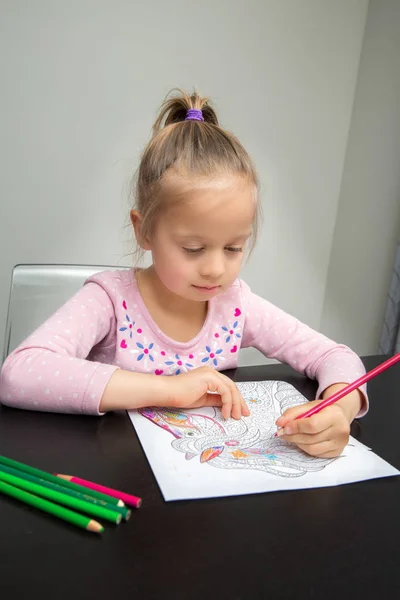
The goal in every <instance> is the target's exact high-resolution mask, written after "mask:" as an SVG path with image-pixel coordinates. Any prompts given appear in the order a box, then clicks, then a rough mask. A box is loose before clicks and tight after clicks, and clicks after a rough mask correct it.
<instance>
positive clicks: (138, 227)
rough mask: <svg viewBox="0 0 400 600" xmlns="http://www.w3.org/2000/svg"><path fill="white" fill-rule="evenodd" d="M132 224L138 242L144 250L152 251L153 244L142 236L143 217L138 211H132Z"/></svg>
mask: <svg viewBox="0 0 400 600" xmlns="http://www.w3.org/2000/svg"><path fill="white" fill-rule="evenodd" d="M130 218H131V223H132V225H133V229H134V231H135V237H136V241H137V243H138V244H139V246H140V247H141V248H143V250H151V244H150V240H149V239H143V235H142V223H143V217H142V215H141V214H140V212H139V211H137V210H133V209H132V210H131V212H130Z"/></svg>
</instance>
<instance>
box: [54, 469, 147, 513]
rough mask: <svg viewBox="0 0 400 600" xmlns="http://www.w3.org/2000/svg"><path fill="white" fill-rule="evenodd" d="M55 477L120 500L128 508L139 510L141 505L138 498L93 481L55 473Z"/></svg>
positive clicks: (140, 500)
mask: <svg viewBox="0 0 400 600" xmlns="http://www.w3.org/2000/svg"><path fill="white" fill-rule="evenodd" d="M57 477H59V478H60V479H64V480H65V481H72V482H73V483H77V484H78V485H81V486H83V487H85V488H88V489H90V490H97V491H98V492H103V493H104V494H107V495H108V496H114V497H115V498H120V499H121V500H123V502H124V503H125V504H129V506H134V507H135V508H139V506H141V504H142V499H141V498H138V496H132V495H131V494H126V493H125V492H119V491H118V490H113V489H112V488H109V487H106V486H104V485H100V484H98V483H93V481H88V480H87V479H81V478H80V477H75V475H61V474H60V473H57Z"/></svg>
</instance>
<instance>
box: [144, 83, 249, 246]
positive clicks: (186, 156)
mask: <svg viewBox="0 0 400 600" xmlns="http://www.w3.org/2000/svg"><path fill="white" fill-rule="evenodd" d="M173 91H174V90H173ZM176 91H177V92H178V93H177V94H176V95H174V96H170V94H168V96H167V97H166V99H165V100H164V102H163V104H162V106H161V108H160V112H159V115H158V117H157V120H156V122H155V123H154V125H153V136H152V138H151V139H150V141H149V143H148V144H147V146H146V148H145V149H144V152H143V155H142V158H141V161H140V165H139V168H138V171H137V174H136V183H135V187H136V191H135V199H136V202H135V208H136V209H137V210H138V211H139V212H140V213H141V215H142V228H141V233H142V237H143V239H145V238H146V237H148V236H149V235H151V233H152V231H153V228H154V224H155V221H156V218H157V216H158V215H159V213H160V210H161V208H162V194H160V191H161V189H162V183H163V178H164V175H165V174H166V172H167V171H168V169H170V168H171V167H174V168H175V169H176V170H177V171H178V172H179V171H182V173H183V174H184V175H185V176H187V175H189V176H191V175H194V176H199V177H201V178H204V177H207V176H215V174H218V173H221V172H222V173H227V174H235V175H240V176H243V178H246V179H248V180H249V182H250V183H251V184H253V185H254V186H255V189H256V193H257V196H258V178H257V173H256V170H255V168H254V165H253V162H252V160H251V158H250V156H249V155H248V153H247V152H246V150H245V149H244V148H243V146H242V144H241V143H240V142H239V140H238V139H237V138H236V137H235V136H233V135H232V134H231V133H229V132H228V131H226V130H225V129H223V128H222V127H220V125H219V122H218V118H217V115H216V113H215V111H214V109H213V108H212V106H211V105H210V103H209V100H208V98H202V97H201V96H199V95H198V94H197V92H194V93H193V94H191V95H189V94H186V93H185V92H183V91H182V90H176ZM189 109H197V110H201V111H202V114H203V118H204V121H197V120H185V119H186V116H187V111H188V110H189ZM256 204H257V208H256V213H255V218H254V222H253V228H252V229H253V231H252V247H254V244H255V241H256V238H257V230H258V223H259V218H260V210H261V208H260V203H259V201H258V198H256ZM139 254H140V250H139Z"/></svg>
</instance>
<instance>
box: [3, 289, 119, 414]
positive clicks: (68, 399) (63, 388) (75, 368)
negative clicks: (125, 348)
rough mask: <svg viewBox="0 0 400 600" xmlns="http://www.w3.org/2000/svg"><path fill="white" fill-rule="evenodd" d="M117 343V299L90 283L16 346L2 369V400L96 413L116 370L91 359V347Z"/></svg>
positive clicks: (21, 405)
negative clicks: (115, 308) (112, 299)
mask: <svg viewBox="0 0 400 600" xmlns="http://www.w3.org/2000/svg"><path fill="white" fill-rule="evenodd" d="M113 341H114V342H115V315H114V307H113V303H112V301H111V299H110V297H109V295H108V294H107V292H106V291H105V289H103V288H102V287H101V286H100V285H98V284H97V283H93V282H90V283H87V284H86V285H84V286H83V287H82V288H81V289H80V290H79V291H78V292H77V294H76V295H75V296H73V297H72V298H71V299H70V300H69V301H68V302H67V303H66V304H64V306H62V307H61V308H60V309H59V310H58V311H57V312H56V313H55V314H54V315H53V316H52V317H50V318H49V319H48V320H47V321H46V322H45V323H44V324H43V325H42V326H41V327H39V328H38V329H37V330H36V331H35V332H34V333H33V334H32V335H30V336H29V337H28V338H27V339H26V340H25V341H24V342H23V343H22V344H21V345H20V346H19V347H18V348H16V349H15V350H14V351H13V352H12V353H11V354H10V355H9V356H8V358H7V359H6V361H5V362H4V365H3V368H2V371H1V374H0V401H1V402H2V403H3V404H6V405H8V406H13V407H17V408H25V409H29V410H41V411H51V412H62V413H86V414H92V415H98V414H100V413H99V410H98V407H99V404H100V400H101V397H102V394H103V391H104V389H105V387H106V385H107V383H108V381H109V380H110V378H111V376H112V374H113V373H114V371H115V370H116V369H117V368H118V367H116V366H111V365H109V364H103V363H100V362H94V361H90V360H87V357H88V356H89V354H90V352H91V350H92V348H93V347H94V346H95V345H96V344H99V343H101V344H102V346H103V347H105V348H107V346H109V345H112V343H113Z"/></svg>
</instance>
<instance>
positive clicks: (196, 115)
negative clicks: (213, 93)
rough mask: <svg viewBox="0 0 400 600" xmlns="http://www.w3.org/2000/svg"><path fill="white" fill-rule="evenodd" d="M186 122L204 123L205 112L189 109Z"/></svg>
mask: <svg viewBox="0 0 400 600" xmlns="http://www.w3.org/2000/svg"><path fill="white" fill-rule="evenodd" d="M185 121H204V117H203V112H202V111H201V110H197V108H189V110H188V111H187V113H186V118H185Z"/></svg>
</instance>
